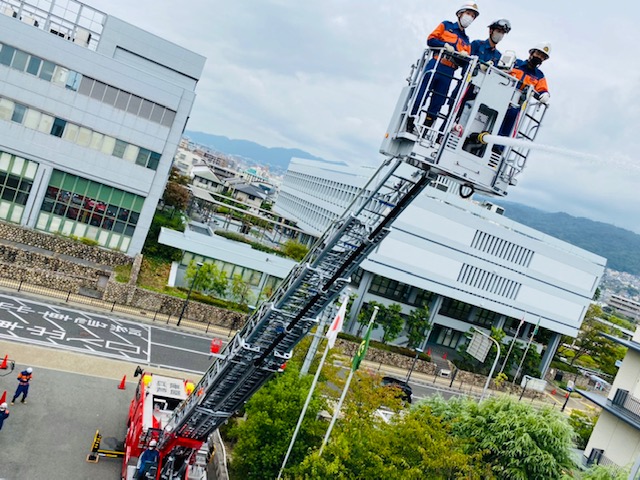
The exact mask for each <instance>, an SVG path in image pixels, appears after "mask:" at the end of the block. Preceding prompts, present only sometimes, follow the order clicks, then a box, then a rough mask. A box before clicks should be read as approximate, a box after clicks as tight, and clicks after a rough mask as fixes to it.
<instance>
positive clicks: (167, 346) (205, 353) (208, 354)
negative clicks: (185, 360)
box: [151, 343, 211, 357]
mask: <svg viewBox="0 0 640 480" xmlns="http://www.w3.org/2000/svg"><path fill="white" fill-rule="evenodd" d="M151 345H155V346H156V347H164V348H170V349H172V350H181V351H183V352H189V353H195V354H197V355H204V356H205V357H208V356H210V355H211V353H209V352H198V351H197V350H191V349H189V348H182V347H174V346H173V345H165V344H164V343H152V344H151Z"/></svg>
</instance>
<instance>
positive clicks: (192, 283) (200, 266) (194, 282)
mask: <svg viewBox="0 0 640 480" xmlns="http://www.w3.org/2000/svg"><path fill="white" fill-rule="evenodd" d="M202 265H204V263H202V262H198V263H196V266H197V268H196V274H195V275H194V276H193V280H192V281H191V287H189V292H188V293H187V298H186V299H185V300H184V304H183V305H182V311H181V312H180V316H179V317H178V323H177V325H176V326H177V327H179V326H180V322H182V316H183V315H184V312H185V311H186V310H187V305H188V304H189V297H190V296H191V292H192V291H193V286H194V285H195V284H196V280H198V274H199V273H200V268H202Z"/></svg>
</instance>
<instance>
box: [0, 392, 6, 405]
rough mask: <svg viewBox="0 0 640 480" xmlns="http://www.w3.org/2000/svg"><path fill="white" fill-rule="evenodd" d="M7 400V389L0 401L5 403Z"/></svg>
mask: <svg viewBox="0 0 640 480" xmlns="http://www.w3.org/2000/svg"><path fill="white" fill-rule="evenodd" d="M6 401H7V391H6V390H5V391H4V393H3V394H2V397H0V403H4V402H6Z"/></svg>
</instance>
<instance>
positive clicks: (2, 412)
mask: <svg viewBox="0 0 640 480" xmlns="http://www.w3.org/2000/svg"><path fill="white" fill-rule="evenodd" d="M7 418H9V409H8V408H7V404H6V403H4V402H3V403H0V430H2V425H3V424H4V421H5V420H6V419H7Z"/></svg>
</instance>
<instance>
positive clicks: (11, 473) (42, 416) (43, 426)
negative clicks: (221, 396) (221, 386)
mask: <svg viewBox="0 0 640 480" xmlns="http://www.w3.org/2000/svg"><path fill="white" fill-rule="evenodd" d="M5 352H6V353H8V354H9V357H10V358H13V359H15V360H16V370H15V371H14V372H13V373H12V374H10V375H6V376H2V377H0V394H1V393H2V391H4V390H6V391H7V395H8V397H9V398H8V400H10V399H11V396H12V395H13V392H14V391H15V387H16V384H17V380H16V376H17V372H18V371H20V370H22V369H24V368H26V367H27V366H32V367H33V369H34V372H33V373H34V376H33V380H32V386H31V387H30V391H29V397H28V399H27V404H25V405H23V404H21V403H20V402H16V404H15V405H14V406H11V405H10V406H9V409H10V412H11V416H10V417H9V418H8V419H7V420H6V421H5V423H4V427H3V428H2V431H0V479H3V480H75V479H83V478H87V479H92V480H114V479H117V478H120V477H119V475H120V465H121V463H120V461H119V460H118V459H114V460H110V459H104V458H103V459H100V461H99V462H98V463H97V464H92V463H87V462H86V456H87V453H88V452H89V449H90V446H91V441H92V440H93V436H94V434H95V432H96V430H97V429H100V431H101V433H102V434H103V435H104V437H116V438H117V439H119V440H122V439H123V438H124V435H125V431H126V426H125V423H126V419H127V418H126V417H127V411H128V405H129V402H130V400H131V397H132V395H133V393H134V391H135V383H134V382H133V380H134V378H133V371H134V370H135V367H136V364H134V363H127V362H122V361H117V360H109V359H104V358H99V357H91V356H87V355H83V354H77V353H71V352H61V351H57V350H54V349H51V348H43V347H37V346H31V345H23V344H16V343H13V342H5V341H0V353H2V357H4V354H5ZM149 370H150V371H154V372H160V371H162V372H163V373H164V374H168V375H174V376H178V377H182V376H183V374H181V373H180V372H176V371H171V370H159V369H153V368H151V369H149ZM3 373H6V371H2V370H0V375H2V374H3ZM124 375H127V379H128V380H132V381H131V382H128V383H127V384H126V389H125V390H119V389H118V388H117V387H118V385H119V383H120V381H121V380H122V377H123V376H124ZM194 380H197V378H194Z"/></svg>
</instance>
